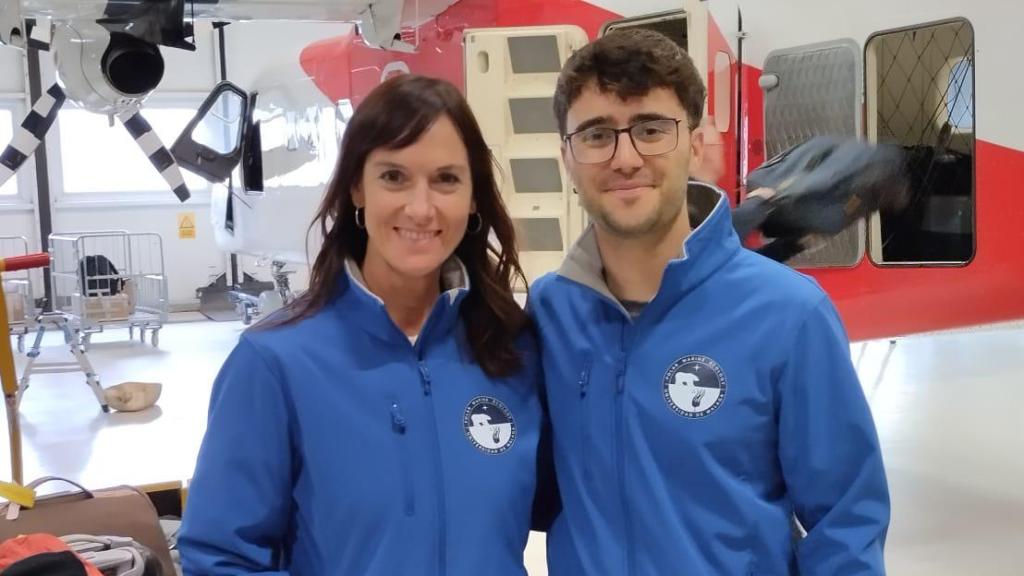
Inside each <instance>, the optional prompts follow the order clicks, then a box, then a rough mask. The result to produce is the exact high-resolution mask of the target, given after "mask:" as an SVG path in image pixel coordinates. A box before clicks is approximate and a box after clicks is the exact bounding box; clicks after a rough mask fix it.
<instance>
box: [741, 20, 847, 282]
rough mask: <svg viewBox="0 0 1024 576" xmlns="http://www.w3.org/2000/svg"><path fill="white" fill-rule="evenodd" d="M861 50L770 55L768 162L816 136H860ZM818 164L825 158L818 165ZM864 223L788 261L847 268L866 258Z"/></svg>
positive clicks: (826, 47)
mask: <svg viewBox="0 0 1024 576" xmlns="http://www.w3.org/2000/svg"><path fill="white" fill-rule="evenodd" d="M860 78H861V61H860V48H859V46H857V44H856V43H854V42H853V41H852V40H836V41H831V42H827V43H820V44H811V45H804V46H795V47H791V48H785V49H782V50H775V51H773V52H771V53H769V54H768V57H767V58H766V59H765V64H764V74H763V75H762V77H761V79H760V82H759V83H760V85H761V87H762V89H763V90H764V134H765V139H764V145H765V152H767V157H768V158H769V159H771V158H774V157H776V156H777V155H779V154H781V153H782V152H784V151H785V150H788V149H790V148H792V147H793V146H796V145H797V144H801V143H803V142H805V141H806V140H809V139H810V138H812V137H814V136H843V137H850V138H853V137H856V136H857V135H858V134H859V132H860V125H861V106H860V102H859V97H858V92H859V88H860ZM816 160H818V161H821V160H824V158H818V159H816ZM866 229H867V227H866V224H865V223H864V221H863V220H860V221H858V222H857V223H855V224H853V225H852V226H850V227H849V228H847V229H846V230H844V231H842V232H840V233H839V234H837V235H836V236H834V237H833V238H831V239H829V241H828V242H827V243H826V244H825V245H824V246H822V247H821V248H819V249H817V250H813V251H808V252H805V253H803V254H798V255H797V256H796V257H794V258H792V259H790V260H788V261H787V264H789V265H791V266H794V267H797V268H822V267H848V266H854V265H856V264H857V263H858V262H860V261H861V260H863V258H864V252H865V251H866V249H867V248H866V242H865V230H866Z"/></svg>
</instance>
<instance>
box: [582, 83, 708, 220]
mask: <svg viewBox="0 0 1024 576" xmlns="http://www.w3.org/2000/svg"><path fill="white" fill-rule="evenodd" d="M676 120H678V122H675V121H676ZM689 122H690V120H689V118H688V116H687V114H686V111H685V110H684V109H683V106H682V104H681V103H680V102H679V99H678V98H677V97H676V94H675V92H674V91H672V90H671V89H669V88H656V89H654V90H651V91H650V92H648V93H647V94H646V95H644V96H640V97H636V98H631V99H629V100H621V99H619V98H618V97H617V96H616V95H615V94H613V93H605V92H601V91H600V90H598V89H597V86H596V85H595V84H593V83H591V84H590V85H588V86H587V87H586V88H584V90H583V91H582V92H581V93H580V95H579V97H578V98H577V99H576V100H575V101H574V102H573V103H572V105H571V106H570V107H569V111H568V114H567V117H566V127H567V134H569V135H573V134H574V133H575V135H574V136H571V137H570V141H569V142H565V141H563V144H562V159H563V160H564V162H565V165H566V167H567V169H568V170H569V173H570V175H571V177H572V180H573V183H574V184H575V186H576V190H577V191H578V192H579V193H580V195H581V198H582V203H583V207H584V209H585V210H586V211H587V213H588V214H589V215H590V217H591V218H592V219H593V220H594V221H595V223H596V224H597V226H598V227H600V228H601V229H602V231H604V232H607V233H609V234H612V235H615V236H618V237H621V238H642V237H645V236H648V235H652V234H654V235H660V234H662V233H664V232H665V231H667V230H668V228H670V227H671V226H672V225H673V224H674V223H675V222H676V219H677V218H679V216H680V213H681V212H683V211H684V210H683V209H684V207H685V206H686V181H687V177H688V175H689V166H690V160H691V158H693V157H699V156H700V154H701V153H702V148H703V147H702V136H701V133H700V131H699V130H698V131H696V132H693V133H691V131H690V130H689ZM630 126H636V128H634V129H633V131H632V133H630V132H621V133H618V134H614V135H613V134H611V133H609V132H607V131H599V130H597V131H594V130H590V129H593V128H616V129H617V128H627V127H630ZM631 136H632V138H631ZM616 139H617V142H616V141H615V140H616ZM634 140H635V142H636V145H634V143H633V142H634ZM613 149H614V153H612V150H613ZM638 150H639V151H638Z"/></svg>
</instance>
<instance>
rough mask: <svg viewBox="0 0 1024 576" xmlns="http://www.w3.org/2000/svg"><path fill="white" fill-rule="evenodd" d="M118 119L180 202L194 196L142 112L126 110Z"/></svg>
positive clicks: (172, 158) (175, 163) (176, 164)
mask: <svg viewBox="0 0 1024 576" xmlns="http://www.w3.org/2000/svg"><path fill="white" fill-rule="evenodd" d="M117 118H118V120H120V121H121V123H122V124H124V127H125V129H127V130H128V133H129V134H131V135H132V138H134V139H135V143H136V144H138V145H139V148H141V149H142V152H143V153H145V155H146V157H147V158H149V161H150V163H151V164H153V167H154V168H156V171H157V172H159V173H160V175H161V176H163V178H164V180H165V181H167V184H168V185H169V186H170V187H171V190H173V191H174V194H175V195H176V196H177V197H178V200H181V201H182V202H184V201H186V200H188V199H189V198H190V197H191V196H192V194H191V193H190V192H189V191H188V187H187V186H185V179H184V177H182V175H181V170H180V169H178V163H177V162H175V161H174V157H173V156H171V153H170V152H169V151H168V150H167V147H166V146H164V143H163V142H161V141H160V137H159V136H157V135H156V132H154V131H153V127H152V126H150V125H149V122H147V121H146V119H145V118H144V117H143V116H142V112H141V111H139V110H134V109H133V110H126V111H124V112H120V113H119V114H118V115H117Z"/></svg>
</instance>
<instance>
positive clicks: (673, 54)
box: [554, 28, 707, 137]
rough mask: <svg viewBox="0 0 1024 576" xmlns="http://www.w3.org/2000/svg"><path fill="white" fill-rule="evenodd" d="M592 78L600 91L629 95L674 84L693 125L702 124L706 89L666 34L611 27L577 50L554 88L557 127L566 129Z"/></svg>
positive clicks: (560, 130)
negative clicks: (573, 108)
mask: <svg viewBox="0 0 1024 576" xmlns="http://www.w3.org/2000/svg"><path fill="white" fill-rule="evenodd" d="M591 82H597V86H598V88H599V89H600V90H601V91H602V92H611V93H614V94H615V95H616V96H618V97H619V98H621V99H623V100H626V99H628V98H633V97H637V96H643V95H644V94H647V93H648V92H650V91H651V90H653V89H655V88H671V89H672V90H674V91H675V93H676V96H677V97H678V98H679V102H680V103H681V104H682V105H683V109H684V110H686V115H687V116H688V120H689V125H690V129H691V130H692V129H694V128H696V127H697V126H698V125H699V124H700V120H701V117H702V116H703V111H704V99H705V98H706V97H707V90H706V89H705V87H704V81H703V80H701V77H700V72H698V71H697V68H696V67H695V66H694V65H693V60H691V59H690V55H689V54H687V53H686V51H685V50H683V49H682V48H680V47H679V45H678V44H676V43H675V42H673V41H672V40H671V39H669V37H668V36H665V35H664V34H661V33H660V32H655V31H654V30H649V29H645V28H625V29H618V30H613V31H612V32H609V33H608V34H606V35H604V36H602V37H601V38H599V39H597V40H595V41H593V42H591V43H590V44H587V45H586V46H585V47H583V48H581V49H580V50H578V51H576V52H575V53H573V55H572V56H570V57H569V60H568V61H567V62H566V63H565V66H563V67H562V72H561V74H560V75H559V77H558V86H557V87H556V88H555V98H554V108H555V118H556V119H557V120H558V132H559V134H561V135H562V136H563V137H564V136H565V132H566V116H567V115H568V114H569V107H570V106H571V105H572V103H573V102H574V101H575V100H576V98H578V97H579V95H580V93H581V92H582V91H583V89H584V88H585V87H586V86H587V85H588V84H590V83H591Z"/></svg>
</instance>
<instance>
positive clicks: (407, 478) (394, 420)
mask: <svg viewBox="0 0 1024 576" xmlns="http://www.w3.org/2000/svg"><path fill="white" fill-rule="evenodd" d="M406 428H407V424H406V421H405V418H404V417H403V416H402V411H401V409H399V407H398V401H396V400H392V401H391V431H392V432H394V433H395V441H396V443H397V444H398V458H399V461H400V463H401V474H402V490H403V507H404V510H405V515H406V516H413V515H414V514H415V513H416V502H415V500H414V499H413V487H412V473H411V470H409V458H410V455H409V442H408V441H406V440H404V438H405V430H406Z"/></svg>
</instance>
